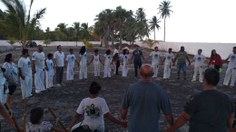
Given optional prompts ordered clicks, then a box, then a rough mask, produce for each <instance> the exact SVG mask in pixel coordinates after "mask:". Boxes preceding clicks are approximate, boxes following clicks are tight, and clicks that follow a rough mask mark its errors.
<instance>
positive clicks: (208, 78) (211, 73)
mask: <svg viewBox="0 0 236 132" xmlns="http://www.w3.org/2000/svg"><path fill="white" fill-rule="evenodd" d="M219 81H220V74H219V72H218V71H217V70H216V69H214V68H208V69H206V70H205V73H204V86H206V87H208V86H211V87H215V86H217V84H218V82H219Z"/></svg>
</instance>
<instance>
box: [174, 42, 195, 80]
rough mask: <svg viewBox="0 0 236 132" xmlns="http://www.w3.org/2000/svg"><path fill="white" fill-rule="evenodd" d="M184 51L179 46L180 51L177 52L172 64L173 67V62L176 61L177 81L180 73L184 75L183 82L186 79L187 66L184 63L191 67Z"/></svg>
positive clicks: (182, 47)
mask: <svg viewBox="0 0 236 132" xmlns="http://www.w3.org/2000/svg"><path fill="white" fill-rule="evenodd" d="M184 50H185V49H184V46H181V47H180V51H179V52H177V55H176V56H175V59H174V63H173V64H174V65H175V62H176V61H177V79H178V80H179V78H180V72H181V71H182V72H183V73H184V80H186V79H187V78H186V77H187V73H186V70H187V64H186V61H188V62H189V65H191V62H190V60H189V57H188V54H187V52H185V51H184Z"/></svg>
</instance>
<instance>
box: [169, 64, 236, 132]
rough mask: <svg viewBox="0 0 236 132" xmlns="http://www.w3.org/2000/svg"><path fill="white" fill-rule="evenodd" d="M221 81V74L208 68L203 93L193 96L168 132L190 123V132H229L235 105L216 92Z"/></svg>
mask: <svg viewBox="0 0 236 132" xmlns="http://www.w3.org/2000/svg"><path fill="white" fill-rule="evenodd" d="M219 80H220V75H219V72H218V71H217V70H216V69H214V68H208V69H207V70H206V71H205V73H204V80H203V91H202V92H200V93H198V94H196V95H194V96H192V97H191V98H190V99H189V100H188V101H187V103H186V105H185V107H184V112H182V113H181V114H180V116H179V117H178V119H177V120H176V121H175V123H174V125H173V126H170V127H169V128H168V132H174V131H175V130H176V129H178V128H179V127H181V126H182V125H184V124H185V123H186V122H187V121H189V132H227V130H228V129H229V128H232V124H233V121H234V103H233V101H232V99H231V98H230V97H229V96H228V95H226V94H224V93H222V92H220V91H218V90H216V87H217V84H218V82H219Z"/></svg>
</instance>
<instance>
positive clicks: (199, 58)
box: [193, 54, 206, 67]
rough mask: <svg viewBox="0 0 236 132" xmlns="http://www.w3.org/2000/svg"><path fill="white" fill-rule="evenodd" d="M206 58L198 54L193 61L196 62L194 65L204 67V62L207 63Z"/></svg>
mask: <svg viewBox="0 0 236 132" xmlns="http://www.w3.org/2000/svg"><path fill="white" fill-rule="evenodd" d="M205 58H206V57H205V56H203V55H199V54H196V55H195V56H194V57H193V60H194V61H195V63H194V66H196V67H197V66H203V65H204V62H205Z"/></svg>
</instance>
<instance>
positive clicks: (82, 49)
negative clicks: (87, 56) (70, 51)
mask: <svg viewBox="0 0 236 132" xmlns="http://www.w3.org/2000/svg"><path fill="white" fill-rule="evenodd" d="M85 52H86V48H85V46H82V47H81V48H80V51H79V53H80V54H81V55H83V54H84V53H85Z"/></svg>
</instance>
